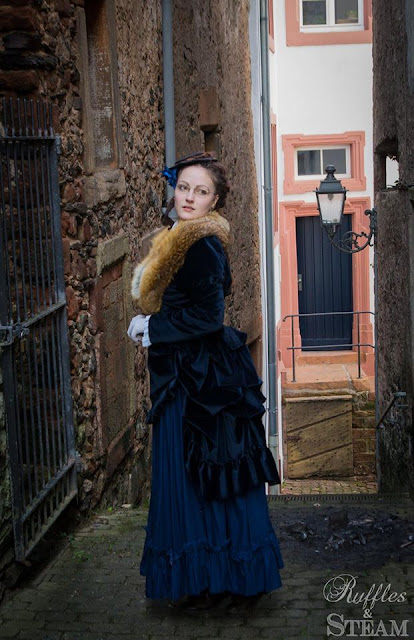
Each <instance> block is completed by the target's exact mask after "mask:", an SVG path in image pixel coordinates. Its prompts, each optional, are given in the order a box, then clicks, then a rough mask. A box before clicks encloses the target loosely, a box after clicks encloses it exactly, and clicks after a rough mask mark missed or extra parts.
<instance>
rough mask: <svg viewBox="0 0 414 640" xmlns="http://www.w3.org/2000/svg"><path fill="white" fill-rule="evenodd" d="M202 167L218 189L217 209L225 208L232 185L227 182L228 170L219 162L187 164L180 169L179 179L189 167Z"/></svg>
mask: <svg viewBox="0 0 414 640" xmlns="http://www.w3.org/2000/svg"><path fill="white" fill-rule="evenodd" d="M197 164H198V165H200V167H204V169H207V171H208V172H209V174H210V176H211V179H212V180H213V182H214V187H215V189H216V194H217V195H218V200H217V205H216V206H217V209H221V208H222V207H224V205H225V203H226V197H227V194H228V192H229V191H230V185H229V183H228V180H227V176H226V170H225V168H224V166H223V165H222V164H221V162H217V160H215V159H214V160H213V159H212V160H211V161H210V162H206V161H205V160H204V162H197V161H195V162H192V163H191V164H185V165H184V166H182V167H180V168H179V169H178V174H177V178H178V177H179V175H180V173H181V171H182V170H183V169H185V167H188V166H194V165H197Z"/></svg>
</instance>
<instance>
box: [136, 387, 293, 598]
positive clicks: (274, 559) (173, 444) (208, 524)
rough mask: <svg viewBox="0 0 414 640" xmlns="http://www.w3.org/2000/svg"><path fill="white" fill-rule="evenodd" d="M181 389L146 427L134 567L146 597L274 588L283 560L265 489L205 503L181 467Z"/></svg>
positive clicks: (183, 399) (252, 592)
mask: <svg viewBox="0 0 414 640" xmlns="http://www.w3.org/2000/svg"><path fill="white" fill-rule="evenodd" d="M187 401H188V395H187V393H186V390H185V388H184V387H183V386H181V385H178V386H176V387H175V390H174V394H173V395H171V396H170V397H169V398H168V400H166V401H165V402H164V403H163V409H162V412H161V414H160V416H159V418H157V420H156V421H155V422H154V425H153V440H152V490H151V501H150V508H149V515H148V525H147V528H146V539H145V546H144V552H143V557H142V561H141V574H142V575H145V576H146V595H147V597H148V598H153V599H163V598H168V599H173V600H175V599H178V598H180V597H182V596H184V595H197V594H200V593H201V592H202V591H204V590H205V589H208V590H209V592H210V593H222V592H225V591H229V592H231V593H234V594H241V595H245V596H249V595H255V594H258V593H263V592H270V591H273V590H274V589H277V588H278V587H280V586H281V579H280V574H279V569H281V568H282V567H283V560H282V556H281V553H280V549H279V543H278V540H277V537H276V535H275V532H274V530H273V528H272V524H271V522H270V518H269V513H268V505H267V499H266V495H265V487H264V484H263V483H261V484H260V485H259V486H257V487H254V488H252V489H249V490H248V491H247V492H246V493H244V494H243V495H236V496H233V497H229V498H227V499H225V500H223V499H218V500H215V499H209V500H207V499H205V498H204V497H202V496H201V495H200V487H199V486H198V485H197V483H196V484H195V483H194V482H192V481H191V478H190V475H189V473H188V470H187V469H186V465H185V452H184V436H183V416H185V415H186V404H187Z"/></svg>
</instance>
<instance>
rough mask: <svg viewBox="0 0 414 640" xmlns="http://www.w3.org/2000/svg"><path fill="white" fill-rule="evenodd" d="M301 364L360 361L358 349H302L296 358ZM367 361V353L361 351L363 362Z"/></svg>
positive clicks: (298, 363) (297, 362)
mask: <svg viewBox="0 0 414 640" xmlns="http://www.w3.org/2000/svg"><path fill="white" fill-rule="evenodd" d="M295 361H296V364H297V365H299V366H304V365H309V364H344V363H349V362H356V363H358V352H357V351H323V350H322V351H302V352H301V353H300V355H297V356H296V358H295ZM364 361H365V354H362V353H361V362H364Z"/></svg>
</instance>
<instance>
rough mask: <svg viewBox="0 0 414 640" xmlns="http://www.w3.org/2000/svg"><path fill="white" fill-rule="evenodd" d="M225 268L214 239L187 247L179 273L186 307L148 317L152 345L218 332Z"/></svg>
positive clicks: (213, 237) (220, 247) (222, 257)
mask: <svg viewBox="0 0 414 640" xmlns="http://www.w3.org/2000/svg"><path fill="white" fill-rule="evenodd" d="M225 265H226V256H225V253H224V250H223V247H222V245H221V243H220V241H219V240H218V238H216V237H215V236H211V237H208V238H202V239H201V240H199V241H198V242H196V243H194V244H193V245H192V247H190V249H189V250H188V252H187V255H186V258H185V262H184V265H183V266H182V273H181V274H180V276H181V282H183V283H184V284H185V288H186V290H187V292H188V296H189V304H188V305H187V306H186V307H183V308H182V309H174V310H161V311H160V312H159V313H155V314H153V315H151V317H150V319H149V324H148V328H149V339H150V341H151V344H157V343H161V342H180V341H183V340H190V339H192V338H197V337H200V336H204V335H208V334H210V333H214V332H216V331H218V330H219V329H221V327H222V326H223V321H224V290H223V285H224V277H225Z"/></svg>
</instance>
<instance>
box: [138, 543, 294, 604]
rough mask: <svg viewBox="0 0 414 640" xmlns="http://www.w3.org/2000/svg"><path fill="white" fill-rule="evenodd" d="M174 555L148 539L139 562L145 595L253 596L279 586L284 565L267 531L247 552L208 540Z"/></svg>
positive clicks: (276, 544)
mask: <svg viewBox="0 0 414 640" xmlns="http://www.w3.org/2000/svg"><path fill="white" fill-rule="evenodd" d="M188 547H189V548H187V549H185V550H182V552H181V553H180V554H179V555H177V554H176V553H175V552H173V551H169V552H160V551H157V550H156V549H154V548H153V547H152V546H151V543H150V542H149V543H148V544H147V545H146V549H145V552H144V555H143V558H142V562H141V575H144V576H146V578H147V579H146V596H147V597H148V598H152V599H164V598H168V599H172V600H178V599H179V598H181V597H182V596H183V595H198V594H200V593H201V592H202V591H204V590H205V589H208V591H209V592H210V593H223V592H225V591H228V592H230V593H233V594H238V595H244V596H253V595H256V594H259V593H268V592H270V591H273V590H275V589H277V588H279V587H280V586H281V584H282V583H281V579H280V575H279V569H281V568H282V567H283V560H282V556H281V554H280V550H279V545H278V542H277V539H276V537H275V535H274V534H269V536H268V537H267V540H266V542H264V543H263V544H262V545H261V546H260V547H259V548H256V549H252V548H251V549H248V550H246V551H244V552H243V551H241V550H240V549H239V550H237V551H236V550H232V549H231V548H230V545H226V547H227V548H222V549H214V548H212V547H211V545H209V544H208V543H207V542H205V544H203V543H200V544H198V545H196V546H195V545H188Z"/></svg>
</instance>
